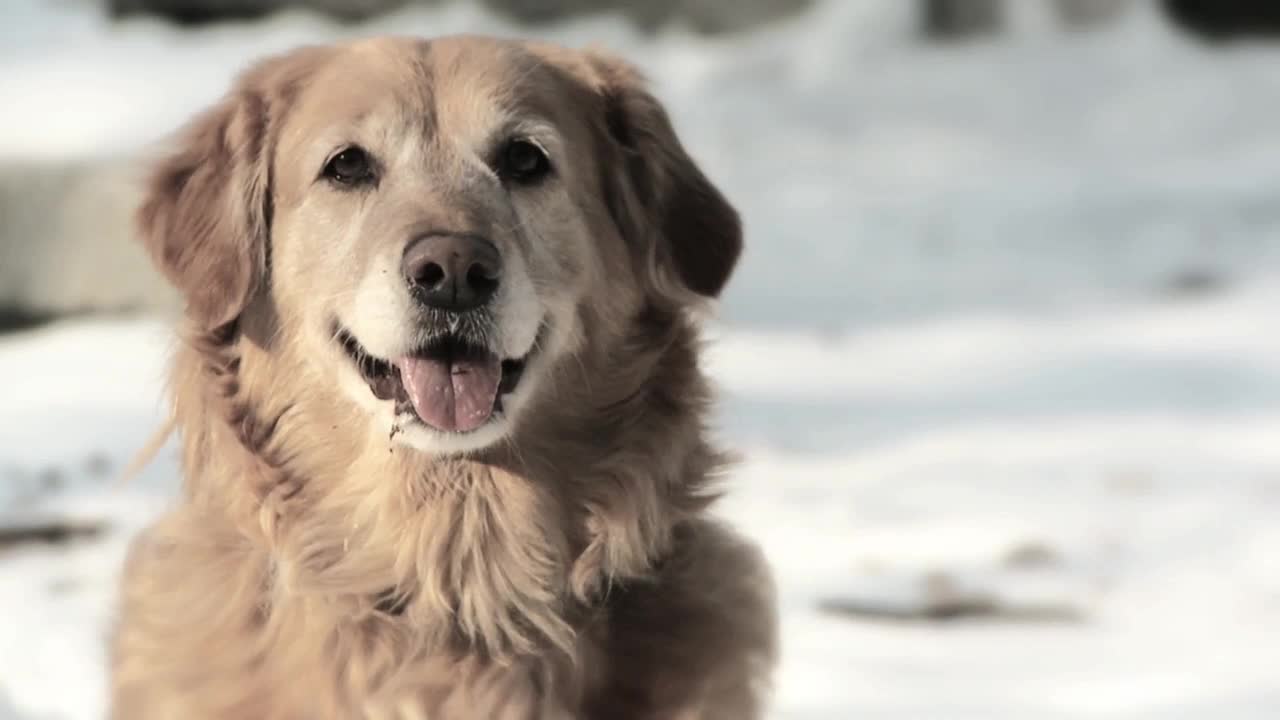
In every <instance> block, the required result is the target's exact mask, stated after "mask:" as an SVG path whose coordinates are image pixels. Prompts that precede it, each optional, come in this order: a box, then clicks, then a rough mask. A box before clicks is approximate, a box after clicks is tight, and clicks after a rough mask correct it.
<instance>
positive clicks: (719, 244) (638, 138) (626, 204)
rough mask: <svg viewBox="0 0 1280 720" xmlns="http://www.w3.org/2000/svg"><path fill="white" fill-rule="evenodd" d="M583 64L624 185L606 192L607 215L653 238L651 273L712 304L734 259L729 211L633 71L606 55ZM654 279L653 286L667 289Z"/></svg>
mask: <svg viewBox="0 0 1280 720" xmlns="http://www.w3.org/2000/svg"><path fill="white" fill-rule="evenodd" d="M587 58H588V62H589V64H590V65H591V66H592V69H593V70H594V74H595V75H596V81H597V83H598V88H597V90H598V92H599V93H600V94H601V95H602V96H603V98H604V108H605V126H606V130H607V132H608V135H609V137H610V138H611V140H612V142H613V143H615V144H616V145H617V147H618V148H619V149H620V150H621V154H622V157H623V158H624V161H623V166H624V167H625V176H626V177H625V179H624V180H625V182H626V184H627V185H628V186H629V188H626V189H623V190H621V191H618V190H615V191H614V192H613V193H612V195H613V197H612V198H611V202H610V204H611V206H612V207H611V210H612V211H613V212H614V214H615V216H617V215H622V216H623V217H621V218H617V219H618V220H619V223H620V225H622V227H623V231H624V232H646V231H647V232H649V233H653V234H656V236H657V245H656V247H655V248H654V256H653V258H652V261H653V263H654V265H655V267H654V270H655V271H656V272H657V273H659V274H660V275H661V274H663V273H664V272H671V273H673V274H674V278H673V279H674V280H676V281H678V283H679V284H680V285H681V286H682V287H683V288H684V289H685V290H691V291H693V292H694V293H697V294H698V295H701V296H703V297H716V296H717V295H719V294H720V291H721V290H722V289H723V288H724V286H725V283H727V282H728V280H729V276H730V274H731V273H732V272H733V268H734V266H735V265H736V264H737V261H738V256H739V255H740V254H741V252H742V224H741V222H740V221H739V219H738V213H737V211H736V210H734V209H733V206H731V205H730V204H729V201H728V200H726V199H725V197H724V195H722V194H721V193H720V191H719V190H718V189H716V187H715V186H714V185H712V184H711V181H710V180H708V179H707V176H706V175H704V174H703V173H702V171H701V170H700V169H699V168H698V166H697V165H696V164H695V163H694V161H693V159H692V158H690V157H689V154H688V152H686V151H685V149H684V146H682V145H681V144H680V140H679V138H677V137H676V133H675V129H674V128H673V127H672V125H671V119H670V118H669V117H668V115H667V111H666V110H665V109H664V108H663V107H662V104H661V103H660V102H659V101H658V100H657V98H655V97H654V96H653V95H652V94H651V93H650V92H649V91H648V89H647V87H646V83H645V80H644V78H643V77H642V76H641V74H640V73H639V71H637V70H636V69H635V68H634V67H632V66H631V65H629V64H628V63H626V62H624V61H622V60H619V59H617V58H614V57H610V56H608V55H604V54H600V53H595V52H591V53H588V54H587ZM637 214H638V215H639V216H641V217H636V215H637ZM628 215H629V216H630V217H626V216H628ZM655 280H657V281H658V285H659V287H662V286H664V285H667V284H668V283H666V282H664V278H662V277H658V278H655Z"/></svg>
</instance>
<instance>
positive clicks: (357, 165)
mask: <svg viewBox="0 0 1280 720" xmlns="http://www.w3.org/2000/svg"><path fill="white" fill-rule="evenodd" d="M324 176H325V177H326V178H328V179H330V180H332V181H333V182H335V183H338V184H340V185H358V184H360V183H363V182H368V181H369V180H372V179H373V161H372V160H370V159H369V154H368V153H366V152H365V151H364V150H363V149H361V148H358V147H354V146H353V147H349V148H347V149H346V150H343V151H342V152H340V153H338V154H337V155H334V156H333V157H332V158H330V159H329V162H327V163H325V166H324Z"/></svg>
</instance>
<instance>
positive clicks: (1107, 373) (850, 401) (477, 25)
mask: <svg viewBox="0 0 1280 720" xmlns="http://www.w3.org/2000/svg"><path fill="white" fill-rule="evenodd" d="M907 5H908V4H907V3H905V2H901V1H900V0H860V1H859V2H844V1H843V0H833V1H832V2H827V3H824V4H821V5H820V6H819V7H818V8H817V9H816V10H815V11H813V12H812V13H810V14H808V15H806V16H803V17H800V18H798V19H796V20H793V21H789V22H787V23H783V24H780V25H779V26H777V27H775V28H773V29H770V30H766V31H761V32H757V33H753V34H750V35H747V36H742V37H735V38H726V39H714V40H705V39H700V38H695V37H693V36H692V35H690V34H688V33H686V32H684V31H682V30H680V29H679V28H675V29H671V30H669V31H667V32H665V33H664V34H662V35H661V36H659V37H658V38H656V39H655V38H645V37H643V36H640V35H637V34H636V33H634V32H632V31H631V30H629V29H627V28H626V27H625V26H624V25H623V24H622V23H620V22H619V21H618V20H617V19H615V18H611V17H608V16H602V17H597V18H590V19H587V20H583V21H578V22H574V23H570V24H567V25H563V26H556V27H552V28H546V29H543V30H539V34H540V35H542V36H545V37H548V38H550V39H553V40H558V41H561V42H567V43H570V44H574V45H582V44H586V43H588V42H596V43H599V44H602V45H606V46H609V47H612V48H615V49H617V50H618V51H619V52H620V53H621V54H623V55H625V56H627V57H629V58H632V59H634V60H635V61H636V62H637V63H638V64H640V65H641V66H643V67H644V68H645V69H646V70H647V71H648V72H649V74H650V75H651V76H652V77H653V79H654V81H655V84H656V86H657V89H658V91H659V94H660V95H661V96H662V97H663V98H664V99H665V100H667V102H668V104H669V107H670V108H671V110H672V113H673V115H674V117H675V120H676V123H677V125H678V127H679V128H680V130H681V134H682V136H683V137H684V139H685V141H686V143H687V144H688V145H689V147H690V148H691V149H692V150H693V152H694V154H695V155H696V156H697V157H698V158H699V160H700V161H701V162H702V163H703V164H704V166H705V167H706V169H707V170H708V172H709V174H710V175H711V176H712V177H714V178H716V179H717V181H719V182H720V183H721V185H722V186H723V187H724V189H725V190H726V192H727V193H728V194H729V195H730V197H732V198H734V200H735V201H736V202H737V203H738V204H739V206H740V207H741V209H742V210H743V214H744V217H745V220H746V224H747V228H748V233H749V237H748V252H747V255H746V257H745V259H744V263H743V265H742V267H741V269H740V272H739V273H738V275H737V276H736V277H735V279H734V281H733V282H732V283H731V285H730V290H729V292H728V294H727V296H726V298H725V301H724V303H723V307H722V317H723V322H719V323H717V324H715V326H714V327H712V328H711V329H710V335H712V336H713V338H714V343H713V344H712V346H711V348H710V351H709V357H708V365H709V368H710V369H711V371H712V373H713V375H714V377H715V378H716V380H717V382H718V383H719V384H720V385H721V388H722V391H723V403H722V405H721V408H720V411H719V415H718V417H717V421H718V426H719V433H720V434H721V435H722V437H723V438H724V439H725V441H726V442H727V443H728V444H730V445H732V446H734V447H736V448H739V449H741V450H742V451H743V455H744V462H743V464H742V465H741V466H740V467H739V468H738V471H737V472H736V473H735V475H734V477H733V480H732V484H731V486H730V489H731V492H730V493H729V495H728V497H727V498H726V500H725V501H724V503H723V504H722V506H721V510H720V512H722V513H723V514H724V515H726V516H727V517H728V518H729V519H730V520H731V521H733V522H734V523H736V524H738V525H739V526H741V527H742V528H743V530H744V531H745V532H747V533H748V534H750V535H751V536H752V537H754V538H756V539H757V540H758V541H759V542H760V543H761V544H762V545H763V547H764V548H765V551H766V553H767V554H768V556H769V558H770V560H771V561H772V563H773V566H774V569H775V573H776V575H777V578H778V582H779V589H780V603H781V609H782V617H783V631H784V632H783V641H784V657H783V663H782V666H781V667H780V670H779V674H778V678H777V679H778V683H777V688H776V693H775V701H774V708H773V714H772V717H773V718H776V719H777V720H833V719H836V718H840V719H843V718H851V717H859V718H894V719H901V718H984V719H993V720H1012V719H1019V720H1021V719H1023V718H1049V719H1056V718H1099V719H1103V718H1105V719H1111V718H1115V719H1119V718H1126V719H1128V718H1139V719H1145V718H1150V719H1152V720H1154V719H1155V718H1160V719H1161V720H1163V719H1165V718H1174V719H1175V720H1178V719H1182V718H1186V719H1188V720H1190V719H1191V718H1206V717H1214V718H1219V717H1220V718H1232V719H1241V720H1248V719H1250V718H1273V717H1277V716H1280V674H1278V673H1277V671H1276V668H1277V667H1280V552H1277V548H1280V524H1277V523H1276V522H1275V520H1274V518H1275V517H1276V513H1277V512H1280V442H1278V441H1277V440H1276V438H1278V437H1280V336H1277V334H1276V333H1274V332H1272V330H1273V328H1274V324H1275V323H1274V317H1275V308H1277V307H1280V291H1278V290H1275V289H1273V287H1274V286H1275V285H1276V283H1275V282H1274V281H1275V280H1276V278H1277V277H1278V276H1280V272H1277V271H1278V270H1280V263H1278V262H1277V261H1278V260H1280V242H1278V241H1277V240H1278V238H1280V236H1278V235H1277V232H1276V231H1277V229H1280V209H1277V208H1280V205H1278V204H1277V203H1276V202H1275V200H1274V197H1273V194H1274V193H1273V189H1274V188H1275V187H1276V186H1277V181H1280V143H1276V142H1275V140H1274V133H1275V127H1276V126H1277V123H1278V121H1280V102H1277V101H1276V100H1275V99H1274V98H1276V97H1280V93H1277V91H1278V90H1280V75H1277V74H1276V73H1275V71H1274V68H1275V67H1276V62H1277V60H1280V49H1276V48H1270V47H1265V46H1243V47H1237V48H1231V49H1227V50H1221V51H1211V50H1209V49H1206V48H1203V47H1201V46H1198V45H1196V44H1195V43H1192V42H1190V41H1188V40H1185V39H1183V38H1181V37H1180V36H1178V35H1176V34H1174V33H1173V32H1172V31H1170V30H1168V29H1167V28H1165V27H1164V26H1163V25H1162V23H1161V22H1160V21H1159V20H1158V19H1157V18H1156V17H1155V14H1154V12H1153V11H1152V9H1151V8H1150V6H1149V5H1148V4H1145V3H1137V4H1135V5H1134V6H1133V7H1132V8H1131V10H1130V12H1128V13H1127V14H1126V15H1125V16H1124V17H1123V18H1122V20H1121V21H1120V22H1119V23H1118V24H1116V25H1115V26H1112V27H1108V28H1106V29H1103V30H1099V31H1096V32H1092V33H1088V34H1072V33H1066V32H1063V31H1060V30H1055V29H1053V28H1051V27H1049V26H1048V24H1047V23H1046V22H1045V21H1044V17H1043V16H1044V12H1043V7H1044V6H1043V4H1042V3H1025V4H1022V3H1020V4H1018V7H1019V8H1021V10H1020V15H1019V18H1018V23H1017V27H1016V29H1015V31H1014V32H1013V33H1011V34H1010V35H1009V36H1008V37H1005V38H1002V39H1000V40H999V41H994V42H986V43H975V44H967V45H957V46H947V47H942V48H937V47H925V46H921V45H919V44H918V43H916V42H915V41H914V40H913V39H912V38H911V37H910V34H909V30H910V23H911V16H910V12H909V10H908V9H907ZM1028 8H1030V9H1028ZM1036 8H1039V9H1040V10H1039V11H1037V10H1036ZM1037 12H1039V14H1037ZM6 13H7V15H6V19H7V22H6V23H4V24H0V95H3V96H4V97H6V98H11V99H12V98H20V99H21V102H15V103H9V104H7V105H6V108H5V111H4V112H3V113H0V164H2V163H3V162H4V161H5V160H9V159H19V158H20V159H28V160H31V159H34V160H48V159H57V158H63V157H81V156H85V155H89V154H114V153H118V152H125V153H128V152H132V151H135V150H138V149H140V148H143V147H146V146H148V145H149V144H150V143H152V142H153V141H154V140H155V139H156V138H157V137H159V136H160V135H161V134H162V133H164V132H167V131H168V130H170V129H171V128H172V127H173V126H175V125H176V124H178V123H179V122H181V121H182V120H183V119H184V118H186V117H187V116H188V115H189V114H190V113H191V112H192V111H194V110H195V109H197V108H198V107H200V106H201V105H203V104H204V103H207V102H209V101H210V100H212V99H213V98H215V97H216V96H217V95H218V94H220V93H221V92H222V91H223V89H224V88H225V85H226V83H227V82H228V80H229V78H230V77H231V76H232V75H233V74H234V72H235V71H236V70H237V69H238V68H240V67H242V66H243V65H244V64H245V63H246V62H247V61H249V60H250V59H251V58H253V57H256V56H258V55H260V54H262V53H266V52H273V51H276V50H281V49H284V48H287V47H290V46H293V45H296V44H300V43H303V42H310V41H315V40H325V39H331V38H337V37H341V36H345V35H352V34H372V33H378V32H387V31H394V32H400V33H406V32H407V33H423V34H441V33H448V32H457V31H476V30H483V31H486V32H495V33H500V34H516V33H522V34H527V32H528V31H521V30H518V29H517V28H515V27H513V26H510V25H507V24H505V23H504V22H503V21H501V20H499V19H497V18H494V17H492V16H490V15H488V14H486V13H484V12H483V11H481V10H478V9H476V8H474V7H472V6H470V5H455V6H444V7H441V8H435V9H428V10H424V9H420V8H419V9H408V10H404V11H401V12H399V13H397V14H395V15H393V16H390V17H387V18H383V19H379V20H376V21H374V22H372V23H369V24H366V25H362V26H357V27H354V28H352V27H340V26H335V25H332V24H329V23H327V22H325V21H323V20H320V19H318V18H316V17H313V16H308V15H304V14H298V13H293V14H286V15H283V16H279V17H276V18H273V19H270V20H268V21H265V22H261V23H256V24H248V25H236V26H227V27H219V28H214V29H209V30H203V31H199V32H181V31H178V30H175V29H173V28H170V27H167V26H164V25H162V24H159V23H155V22H143V21H134V22H129V23H124V24H121V25H110V24H108V23H106V21H105V20H103V19H102V18H100V17H98V16H97V15H95V13H94V12H93V11H92V10H91V9H90V4H89V3H88V2H87V0H62V1H61V2H44V1H41V0H13V2H11V3H10V5H9V6H8V7H7V8H6ZM1188 277H1193V278H1197V277H1198V278H1207V280H1206V281H1205V282H1193V281H1188V280H1187V278H1188ZM169 344H170V339H169V335H168V331H167V327H166V325H165V323H164V322H163V321H161V320H158V319H151V318H115V319H92V320H89V319H82V320H71V321H65V322H62V323H59V324H57V325H54V326H50V327H46V328H41V329H38V330H33V331H27V332H22V333H16V334H12V335H8V336H4V337H0V378H5V379H4V380H3V381H0V383H3V384H0V398H3V403H0V408H2V409H0V519H4V518H9V519H20V520H22V521H25V522H33V521H38V520H40V519H43V518H50V517H54V518H62V517H67V518H73V519H76V520H79V521H82V522H86V523H93V522H106V523H108V528H107V530H106V531H105V533H104V534H103V535H101V536H100V537H98V538H96V539H92V540H78V541H73V542H68V543H64V544H60V545H51V546H40V545H22V546H19V547H16V548H9V549H4V548H0V618H3V619H2V620H0V718H3V719H4V720H9V719H10V717H13V718H20V719H21V720H52V719H54V718H58V719H65V720H73V719H74V720H80V719H86V720H87V719H90V718H100V717H102V713H103V707H104V695H105V685H104V682H105V680H104V675H103V668H104V652H105V650H104V649H105V637H106V634H107V632H109V627H110V619H111V616H112V612H113V610H112V608H113V593H114V584H115V580H116V578H117V576H118V571H119V562H120V560H121V557H122V554H123V550H124V547H125V544H126V543H127V541H128V538H129V537H130V536H131V534H132V533H133V532H135V531H136V530H137V529H138V528H139V527H141V526H142V525H144V524H145V523H146V522H147V521H148V520H149V519H150V518H152V517H154V516H155V514H156V513H157V512H159V511H160V510H161V509H163V507H165V506H166V505H167V504H168V503H170V502H172V499H173V492H174V488H175V475H176V462H175V458H174V452H173V448H172V447H167V448H166V449H165V450H164V451H163V452H162V453H161V456H160V458H159V459H158V461H157V462H156V463H155V464H153V465H152V466H150V467H149V468H148V469H147V470H146V471H145V472H144V473H143V475H142V476H141V477H139V478H137V479H135V480H134V481H132V482H131V483H129V484H126V485H122V484H120V483H118V482H116V481H115V478H116V476H117V475H118V473H119V471H120V470H121V469H122V468H123V467H124V465H125V464H126V463H127V462H128V461H129V459H130V458H131V456H132V453H133V452H134V451H135V450H137V449H138V448H140V447H141V446H142V445H144V444H145V442H146V440H147V439H148V438H149V436H150V433H151V432H152V431H153V430H154V429H155V428H156V427H157V426H158V425H159V423H160V419H161V417H162V414H163V413H162V404H161V398H160V391H161V387H162V382H163V370H164V359H165V354H166V352H167V349H168V347H169ZM956 607H960V608H962V609H968V610H969V611H971V612H976V613H978V614H975V615H973V616H962V617H954V618H950V619H939V618H938V617H936V616H937V615H939V614H945V612H946V611H947V610H948V608H951V609H955V608H956Z"/></svg>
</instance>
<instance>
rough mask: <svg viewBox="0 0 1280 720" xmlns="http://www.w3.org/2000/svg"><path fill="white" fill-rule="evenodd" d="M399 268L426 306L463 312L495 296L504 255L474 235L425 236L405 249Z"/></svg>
mask: <svg viewBox="0 0 1280 720" xmlns="http://www.w3.org/2000/svg"><path fill="white" fill-rule="evenodd" d="M400 269H401V272H403V273H404V277H405V280H407V281H408V282H409V289H410V290H411V291H412V292H413V294H414V296H415V297H417V298H418V299H419V300H421V301H422V302H423V303H424V304H425V305H427V306H428V307H433V308H437V309H439V310H453V311H455V312H462V311H465V310H471V309H473V308H477V307H479V306H481V305H483V304H484V303H485V302H487V301H488V300H489V298H491V297H493V293H494V292H495V291H496V290H497V289H498V279H499V277H501V275H502V258H501V257H500V256H499V255H498V249H497V248H495V247H494V246H493V244H492V243H490V242H489V241H487V240H484V239H482V238H479V237H476V236H474V235H453V234H436V235H426V236H423V237H420V238H417V239H416V240H413V241H412V242H410V243H409V247H407V248H405V251H404V258H403V259H402V260H401V263H400Z"/></svg>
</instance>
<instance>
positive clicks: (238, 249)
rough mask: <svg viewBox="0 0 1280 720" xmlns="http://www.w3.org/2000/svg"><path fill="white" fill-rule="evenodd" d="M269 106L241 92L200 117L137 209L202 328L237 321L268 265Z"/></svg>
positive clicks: (151, 245) (159, 259)
mask: <svg viewBox="0 0 1280 720" xmlns="http://www.w3.org/2000/svg"><path fill="white" fill-rule="evenodd" d="M265 112H266V110H265V102H264V101H263V99H262V98H260V97H256V96H255V95H253V94H252V93H251V92H250V91H247V90H241V91H237V92H236V93H234V94H233V95H232V96H231V97H229V98H227V99H226V100H223V101H222V103H221V104H219V105H217V106H216V107H214V108H212V109H210V110H208V111H206V112H205V113H204V114H202V115H200V116H199V117H197V118H196V119H195V121H194V122H192V124H191V125H190V126H189V127H188V128H187V129H186V130H185V132H184V133H183V134H182V137H181V139H180V141H179V142H180V146H179V147H180V149H179V150H178V151H177V152H176V153H174V154H173V155H171V156H170V157H168V158H166V159H165V160H163V161H162V162H161V163H160V164H159V166H158V167H157V168H156V169H155V171H154V172H153V174H152V176H151V181H150V185H149V187H148V189H147V194H146V198H145V200H144V201H143V203H142V207H141V208H140V209H139V211H138V228H139V231H140V234H141V237H142V241H143V244H144V245H146V248H147V250H148V252H150V253H151V258H152V260H153V261H154V262H155V263H156V265H157V266H158V267H159V268H160V270H161V271H162V272H163V273H164V274H165V276H166V277H167V278H168V279H169V282H171V283H173V284H174V286H176V287H177V288H178V289H179V290H180V291H182V294H183V295H184V296H185V297H186V300H187V312H188V314H189V315H191V316H192V317H193V318H194V319H195V320H196V321H197V322H198V323H199V324H200V325H201V326H202V327H205V328H209V329H212V328H215V327H220V326H222V325H225V324H227V323H229V322H231V321H233V320H235V319H236V318H237V317H238V316H239V315H240V313H241V311H242V310H244V307H245V305H246V304H248V302H249V299H250V298H251V297H252V296H253V293H254V292H255V290H256V289H257V287H258V284H259V282H260V281H261V279H262V275H263V272H264V270H265V265H266V258H265V253H266V233H267V227H268V225H269V222H270V218H269V217H268V216H269V213H270V210H269V208H268V207H267V204H268V200H267V198H268V187H267V186H268V184H269V182H268V178H267V176H268V173H267V170H266V167H265V165H266V162H267V160H266V157H265V156H266V153H265V152H264V144H265V138H264V137H263V134H264V131H265V127H266V122H265Z"/></svg>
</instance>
